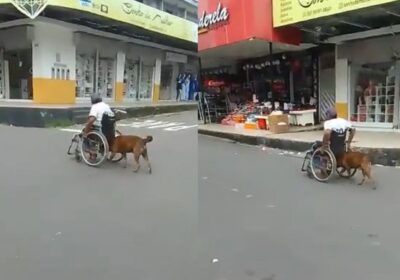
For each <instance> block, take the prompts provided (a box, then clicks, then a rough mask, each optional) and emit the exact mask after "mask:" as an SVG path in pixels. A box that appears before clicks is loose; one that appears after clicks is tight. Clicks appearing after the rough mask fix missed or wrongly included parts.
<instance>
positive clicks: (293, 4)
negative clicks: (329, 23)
mask: <svg viewBox="0 0 400 280" xmlns="http://www.w3.org/2000/svg"><path fill="white" fill-rule="evenodd" d="M395 1H397V0H272V8H273V24H274V27H279V26H285V25H290V24H293V23H297V22H302V21H306V20H311V19H316V18H321V17H324V16H330V15H335V14H339V13H344V12H349V11H354V10H358V9H362V8H367V7H371V6H375V5H381V4H386V3H390V2H395Z"/></svg>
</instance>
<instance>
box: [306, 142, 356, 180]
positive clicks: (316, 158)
mask: <svg viewBox="0 0 400 280" xmlns="http://www.w3.org/2000/svg"><path fill="white" fill-rule="evenodd" d="M348 150H349V147H348V145H347V144H346V149H345V152H347V151H348ZM301 171H303V172H307V175H308V177H309V178H314V179H316V180H317V181H319V182H327V181H329V180H330V179H331V178H332V176H333V175H334V174H335V173H337V174H338V175H339V176H340V177H342V178H347V179H349V178H351V177H353V176H354V175H355V174H356V172H357V169H355V168H353V169H351V170H350V172H349V173H347V172H346V171H345V170H344V168H343V167H341V166H337V162H336V157H335V154H334V153H333V152H332V150H331V149H330V148H324V147H322V146H321V147H318V148H315V149H313V148H311V149H310V150H308V151H307V152H306V155H305V157H304V160H303V165H302V167H301Z"/></svg>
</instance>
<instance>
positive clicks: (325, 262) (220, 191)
mask: <svg viewBox="0 0 400 280" xmlns="http://www.w3.org/2000/svg"><path fill="white" fill-rule="evenodd" d="M303 156H304V154H302V153H293V152H289V151H280V150H274V149H270V148H265V147H264V148H261V147H257V146H247V145H242V144H235V143H233V142H230V141H225V140H221V139H218V138H212V137H208V136H199V201H200V204H199V205H200V211H199V213H200V220H199V229H200V236H201V240H202V244H203V246H202V247H201V248H202V256H207V259H208V260H209V261H208V262H205V261H204V262H203V263H204V264H207V265H204V266H203V270H206V271H208V273H209V274H208V277H207V279H212V280H221V279H229V280H252V279H256V280H278V279H296V280H320V279H324V280H336V279H357V280H362V279H379V280H386V279H387V280H389V279H395V278H396V277H397V275H398V263H399V257H400V255H399V253H398V252H399V251H400V245H399V242H398V236H399V235H400V226H399V224H398V222H397V219H396V214H395V213H398V212H399V211H400V189H399V187H398V183H397V182H398V181H399V179H400V174H399V170H398V169H396V168H389V167H379V166H374V167H373V169H372V175H373V177H374V178H375V181H376V184H377V190H373V189H372V185H370V184H368V183H366V184H365V185H364V186H362V187H360V186H358V185H357V183H358V182H359V181H360V180H361V177H360V176H359V175H356V176H355V178H354V179H351V180H346V179H341V178H334V179H333V180H331V181H329V183H319V182H317V181H316V180H312V179H309V178H308V177H307V176H306V175H305V174H302V173H301V171H300V169H301V164H302V157H303Z"/></svg>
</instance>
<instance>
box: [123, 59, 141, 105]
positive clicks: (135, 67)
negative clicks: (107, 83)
mask: <svg viewBox="0 0 400 280" xmlns="http://www.w3.org/2000/svg"><path fill="white" fill-rule="evenodd" d="M138 74H139V62H138V61H133V60H126V63H125V71H124V99H129V100H134V99H137V96H138V85H139V75H138Z"/></svg>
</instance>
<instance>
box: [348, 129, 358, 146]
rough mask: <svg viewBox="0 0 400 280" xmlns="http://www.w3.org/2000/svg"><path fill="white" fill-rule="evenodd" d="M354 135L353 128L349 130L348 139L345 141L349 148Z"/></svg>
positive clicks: (354, 130)
mask: <svg viewBox="0 0 400 280" xmlns="http://www.w3.org/2000/svg"><path fill="white" fill-rule="evenodd" d="M354 135H356V129H355V128H354V127H351V128H349V138H348V139H347V142H348V144H349V146H350V144H351V142H352V141H353V138H354Z"/></svg>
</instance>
